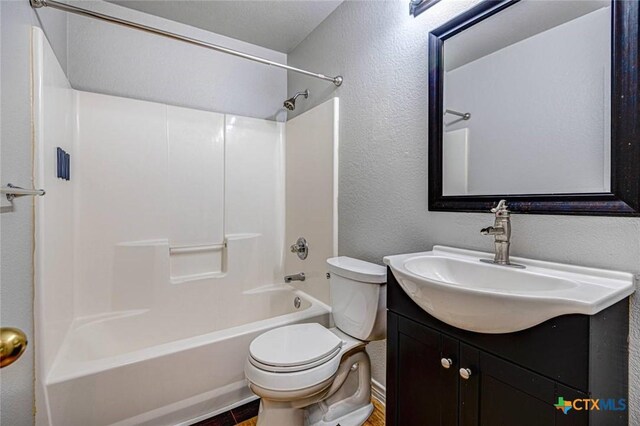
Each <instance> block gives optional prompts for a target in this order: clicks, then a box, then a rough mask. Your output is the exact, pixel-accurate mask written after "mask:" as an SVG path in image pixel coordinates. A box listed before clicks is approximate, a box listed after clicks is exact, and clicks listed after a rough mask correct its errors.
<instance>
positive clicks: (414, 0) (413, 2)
mask: <svg viewBox="0 0 640 426" xmlns="http://www.w3.org/2000/svg"><path fill="white" fill-rule="evenodd" d="M439 1H440V0H409V15H413V16H414V17H416V16H418V15H420V14H421V13H422V12H424V11H425V10H427V9H429V8H430V7H431V6H433V5H434V4H436V3H438V2H439Z"/></svg>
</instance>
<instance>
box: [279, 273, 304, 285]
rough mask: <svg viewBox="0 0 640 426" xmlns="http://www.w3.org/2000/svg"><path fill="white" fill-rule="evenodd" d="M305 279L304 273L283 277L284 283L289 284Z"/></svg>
mask: <svg viewBox="0 0 640 426" xmlns="http://www.w3.org/2000/svg"><path fill="white" fill-rule="evenodd" d="M306 279H307V277H305V276H304V272H300V273H298V274H295V275H285V277H284V282H285V283H290V282H291V281H304V280H306Z"/></svg>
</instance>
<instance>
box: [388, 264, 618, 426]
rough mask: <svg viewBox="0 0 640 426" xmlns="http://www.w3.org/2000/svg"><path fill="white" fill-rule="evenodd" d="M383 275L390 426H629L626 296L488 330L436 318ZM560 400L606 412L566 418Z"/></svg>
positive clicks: (577, 411)
mask: <svg viewBox="0 0 640 426" xmlns="http://www.w3.org/2000/svg"><path fill="white" fill-rule="evenodd" d="M387 277H388V278H387V279H388V289H387V305H388V326H387V327H388V342H387V407H386V416H387V417H386V424H387V426H404V425H429V426H434V425H443V426H453V425H461V426H462V425H464V426H467V425H495V426H503V425H518V426H527V425H531V426H546V425H606V426H613V425H626V424H627V422H628V411H627V408H626V403H627V399H626V398H627V375H628V358H627V357H628V343H627V337H628V313H629V312H628V311H629V308H628V298H624V299H623V300H621V301H619V302H617V303H615V304H613V305H611V306H609V307H608V308H606V309H604V310H602V311H600V312H599V313H597V314H595V315H581V314H570V315H563V316H559V317H556V318H552V319H549V320H547V321H545V322H543V323H541V324H539V325H536V326H534V327H531V328H528V329H525V330H522V331H517V332H512V333H500V334H488V333H477V332H471V331H466V330H462V329H460V328H457V327H453V326H451V325H449V324H447V323H444V322H442V321H440V320H438V319H436V318H435V317H433V316H431V315H429V314H428V313H427V312H425V310H423V309H421V308H420V307H419V306H418V304H417V303H416V302H414V301H413V300H412V298H410V297H409V296H408V295H407V293H406V292H405V291H404V290H403V289H402V288H401V286H400V284H399V282H398V280H397V279H396V277H395V276H394V274H393V271H392V270H391V268H389V270H388V274H387ZM452 297H454V296H452ZM513 315H514V316H517V315H518V312H516V311H514V312H513ZM558 398H562V399H563V400H564V401H574V400H576V399H589V398H593V399H599V400H600V401H599V402H598V403H597V404H598V407H599V408H600V410H585V409H582V410H580V408H584V407H590V408H591V407H592V406H593V404H592V403H591V402H582V401H581V402H579V403H577V404H576V405H575V408H571V409H569V410H568V411H567V413H566V414H565V413H564V412H563V410H560V409H558V408H557V407H556V405H557V404H558V402H559V400H558ZM609 399H611V401H609ZM604 408H606V409H604Z"/></svg>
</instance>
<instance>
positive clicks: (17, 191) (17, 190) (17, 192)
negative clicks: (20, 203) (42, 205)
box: [0, 183, 45, 201]
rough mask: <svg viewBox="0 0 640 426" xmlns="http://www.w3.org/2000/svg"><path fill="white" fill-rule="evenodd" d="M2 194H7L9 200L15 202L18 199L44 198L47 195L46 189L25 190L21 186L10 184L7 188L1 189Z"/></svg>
mask: <svg viewBox="0 0 640 426" xmlns="http://www.w3.org/2000/svg"><path fill="white" fill-rule="evenodd" d="M0 193H1V194H6V196H7V200H9V201H13V199H14V198H16V197H24V196H27V195H31V196H34V197H35V196H43V195H44V194H45V191H44V189H25V188H21V187H19V186H15V185H12V184H10V183H8V184H7V186H3V187H2V188H0Z"/></svg>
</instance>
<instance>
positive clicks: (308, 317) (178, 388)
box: [45, 286, 330, 426]
mask: <svg viewBox="0 0 640 426" xmlns="http://www.w3.org/2000/svg"><path fill="white" fill-rule="evenodd" d="M296 297H300V299H301V305H300V307H299V308H296V307H295V306H294V299H295V298H296ZM234 299H237V300H230V301H229V303H231V304H232V305H231V306H228V305H227V308H231V311H236V312H238V313H241V315H226V316H225V318H226V320H225V321H220V320H219V317H220V316H219V315H212V316H211V317H210V318H207V314H206V313H204V314H203V312H202V311H199V312H194V313H181V314H179V315H170V314H163V313H158V312H154V311H144V310H140V311H127V312H119V313H117V314H110V315H108V316H103V317H99V318H95V317H94V318H92V319H91V320H83V321H80V322H78V323H76V324H74V325H73V327H72V328H71V330H70V331H69V333H68V335H67V337H66V338H65V341H64V343H63V345H62V348H61V349H60V352H59V353H58V356H57V357H56V360H55V363H54V365H53V367H52V368H51V371H50V373H49V375H48V376H47V378H46V383H45V384H46V394H47V395H46V396H47V407H48V410H49V418H50V419H51V424H52V425H54V426H99V425H110V424H117V425H153V426H158V425H176V424H185V425H187V424H191V423H194V422H196V421H198V420H201V419H204V418H207V417H209V416H212V415H215V414H218V413H220V412H224V411H226V410H229V409H231V408H233V407H235V406H238V405H242V404H244V403H246V402H249V401H251V400H252V399H255V396H254V395H253V394H252V393H251V391H250V390H249V389H248V387H247V385H246V383H245V380H244V373H243V367H244V361H245V358H246V356H247V353H248V348H249V344H250V342H251V340H252V339H254V338H255V337H256V336H258V335H259V334H261V333H263V332H265V331H267V330H269V329H272V328H274V327H279V326H282V325H286V324H294V323H301V322H318V323H320V324H323V325H325V326H329V321H330V309H329V307H328V306H326V305H325V304H323V303H321V302H319V301H317V300H316V299H313V298H311V297H310V296H308V295H307V294H305V293H303V292H300V291H296V290H295V289H293V288H292V287H290V286H272V287H266V288H262V289H258V290H253V291H249V292H245V293H243V294H242V296H241V297H239V298H234ZM211 318H218V320H217V321H212V320H211ZM214 324H215V325H214Z"/></svg>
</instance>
